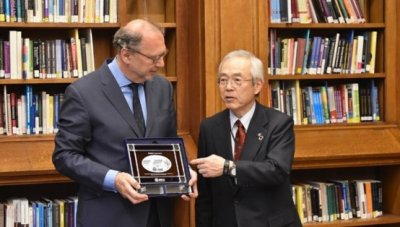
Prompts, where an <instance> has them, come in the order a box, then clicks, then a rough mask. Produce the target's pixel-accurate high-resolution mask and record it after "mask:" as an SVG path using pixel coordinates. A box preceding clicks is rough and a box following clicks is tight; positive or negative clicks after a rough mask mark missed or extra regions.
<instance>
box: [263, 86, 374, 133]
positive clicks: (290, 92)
mask: <svg viewBox="0 0 400 227" xmlns="http://www.w3.org/2000/svg"><path fill="white" fill-rule="evenodd" d="M270 90H271V99H270V106H272V107H273V108H275V109H277V110H279V111H281V112H283V113H286V114H287V115H289V116H291V117H293V121H294V123H295V124H296V125H308V124H335V123H360V122H376V121H380V107H379V97H378V88H377V86H376V85H375V82H374V80H372V79H371V80H368V81H364V82H363V83H347V84H336V85H329V84H328V83H327V82H325V83H324V84H322V85H321V86H302V87H301V86H300V81H298V80H296V81H273V82H272V83H271V89H270Z"/></svg>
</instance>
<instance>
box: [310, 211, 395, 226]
mask: <svg viewBox="0 0 400 227" xmlns="http://www.w3.org/2000/svg"><path fill="white" fill-rule="evenodd" d="M399 222H400V215H393V214H384V215H383V216H382V217H378V218H375V219H355V220H348V221H345V220H338V221H333V222H323V223H304V224H303V227H338V226H376V225H387V224H397V223H399Z"/></svg>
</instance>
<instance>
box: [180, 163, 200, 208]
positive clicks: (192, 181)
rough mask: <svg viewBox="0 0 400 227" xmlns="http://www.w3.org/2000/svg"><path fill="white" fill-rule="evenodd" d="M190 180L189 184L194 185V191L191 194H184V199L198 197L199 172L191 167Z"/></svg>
mask: <svg viewBox="0 0 400 227" xmlns="http://www.w3.org/2000/svg"><path fill="white" fill-rule="evenodd" d="M189 169H190V181H189V186H191V187H192V192H191V193H189V196H187V195H182V196H181V198H182V199H183V200H186V201H189V200H190V199H191V198H194V199H195V198H197V196H198V195H199V193H198V192H197V173H196V172H195V171H194V170H192V168H190V167H189Z"/></svg>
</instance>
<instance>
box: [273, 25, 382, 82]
mask: <svg viewBox="0 0 400 227" xmlns="http://www.w3.org/2000/svg"><path fill="white" fill-rule="evenodd" d="M310 33H311V31H310V29H307V30H306V33H305V36H304V37H284V36H280V35H278V34H277V31H276V30H271V33H270V53H269V62H270V66H269V68H268V73H269V74H270V75H294V74H302V75H304V74H309V75H316V74H331V73H338V74H355V73H375V64H376V46H377V35H378V33H377V31H357V32H356V31H355V30H350V31H347V33H336V34H335V35H334V36H331V37H329V36H328V37H323V36H319V35H314V36H311V35H310Z"/></svg>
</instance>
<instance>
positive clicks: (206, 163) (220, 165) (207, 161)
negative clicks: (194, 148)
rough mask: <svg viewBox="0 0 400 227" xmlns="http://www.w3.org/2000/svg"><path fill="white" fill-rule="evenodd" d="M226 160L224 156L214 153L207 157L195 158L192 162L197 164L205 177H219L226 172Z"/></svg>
mask: <svg viewBox="0 0 400 227" xmlns="http://www.w3.org/2000/svg"><path fill="white" fill-rule="evenodd" d="M224 162H225V159H224V158H222V157H220V156H218V155H215V154H213V155H210V156H208V157H205V158H198V159H194V160H192V161H191V162H190V164H192V165H197V169H198V172H199V173H200V174H201V175H202V176H203V177H219V176H222V174H223V172H224Z"/></svg>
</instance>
